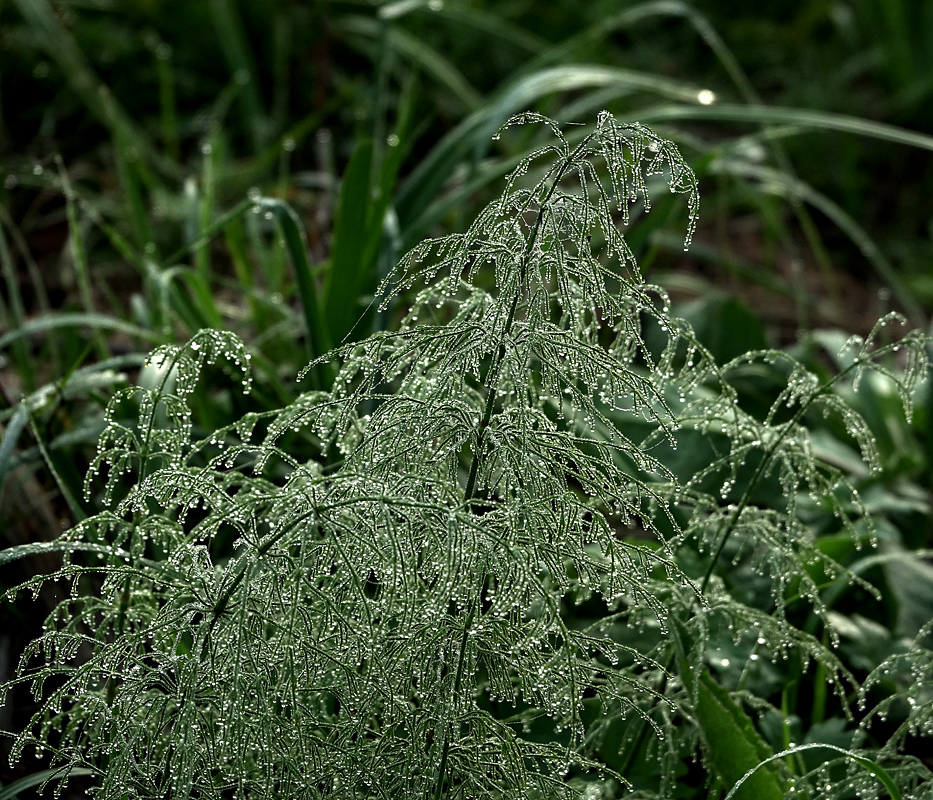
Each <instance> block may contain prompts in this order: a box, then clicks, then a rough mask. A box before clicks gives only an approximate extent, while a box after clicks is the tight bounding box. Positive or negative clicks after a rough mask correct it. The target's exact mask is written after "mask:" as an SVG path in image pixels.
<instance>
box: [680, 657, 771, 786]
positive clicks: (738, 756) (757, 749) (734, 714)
mask: <svg viewBox="0 0 933 800" xmlns="http://www.w3.org/2000/svg"><path fill="white" fill-rule="evenodd" d="M696 716H697V722H698V723H699V725H700V729H701V730H702V732H703V738H704V739H705V741H706V747H707V752H708V754H709V761H710V764H711V766H712V767H713V769H714V770H715V772H716V775H717V777H718V778H719V779H720V780H721V781H722V783H723V784H724V785H725V786H733V785H735V784H736V783H737V782H738V781H740V780H742V778H743V776H745V775H746V774H747V773H748V772H749V770H754V769H755V768H756V767H757V766H758V765H759V764H760V763H761V762H762V761H763V760H764V759H766V758H768V757H769V756H770V755H771V753H770V751H769V749H768V746H767V745H766V744H765V743H764V742H763V741H762V739H761V737H760V736H759V735H758V732H757V731H756V730H755V728H754V726H753V725H752V721H751V719H750V718H749V716H748V714H746V713H745V712H744V711H743V710H742V708H741V707H740V706H739V705H738V703H736V702H735V701H734V700H733V699H732V697H731V696H730V695H729V692H727V691H726V690H725V689H723V688H722V687H721V686H720V685H719V684H717V683H716V682H715V681H714V680H713V679H712V678H711V677H710V675H709V673H708V672H707V671H706V670H704V671H703V674H702V675H700V680H699V683H698V693H697V707H696ZM735 797H736V798H738V800H784V789H783V781H782V780H781V778H780V776H779V774H778V771H777V767H774V766H771V765H769V766H768V767H767V768H764V769H760V770H758V771H757V772H755V773H754V774H752V775H750V776H749V777H748V778H747V779H746V781H745V783H743V784H742V786H741V787H739V788H738V789H737V791H736V793H735Z"/></svg>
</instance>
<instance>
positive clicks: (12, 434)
mask: <svg viewBox="0 0 933 800" xmlns="http://www.w3.org/2000/svg"><path fill="white" fill-rule="evenodd" d="M28 420H29V408H28V406H26V404H25V403H20V405H19V406H17V408H16V411H15V412H14V414H13V419H11V420H10V424H9V425H7V429H6V430H5V431H4V432H3V439H2V440H0V496H2V494H3V483H4V481H5V480H6V475H7V472H8V471H9V469H10V461H11V459H12V458H13V448H15V447H16V442H17V440H18V439H19V435H20V433H22V431H23V428H25V427H26V423H27V422H28Z"/></svg>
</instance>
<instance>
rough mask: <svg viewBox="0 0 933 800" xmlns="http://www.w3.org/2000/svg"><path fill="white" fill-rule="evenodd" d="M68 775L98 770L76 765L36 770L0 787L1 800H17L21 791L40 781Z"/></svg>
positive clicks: (93, 773)
mask: <svg viewBox="0 0 933 800" xmlns="http://www.w3.org/2000/svg"><path fill="white" fill-rule="evenodd" d="M65 774H67V776H68V777H71V776H72V775H96V774H97V770H93V769H88V768H87V767H75V768H74V769H71V770H69V769H67V767H56V768H55V769H46V770H43V771H42V772H36V773H33V774H32V775H27V776H26V777H25V778H20V779H19V780H18V781H14V782H13V783H11V784H10V785H9V786H3V787H0V800H15V798H16V797H17V796H18V795H19V793H20V792H22V791H24V790H26V789H31V788H32V787H33V786H38V785H39V784H40V783H45V782H47V781H49V780H51V779H53V778H55V777H56V776H57V775H65Z"/></svg>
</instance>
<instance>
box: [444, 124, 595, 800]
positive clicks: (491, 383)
mask: <svg viewBox="0 0 933 800" xmlns="http://www.w3.org/2000/svg"><path fill="white" fill-rule="evenodd" d="M585 144H586V140H585V139H584V141H583V142H581V143H580V144H579V145H578V146H577V148H576V149H575V150H574V151H573V153H572V154H571V155H570V157H569V158H568V159H567V161H566V162H564V164H562V165H561V167H560V168H559V169H558V170H557V175H556V176H555V178H554V182H553V183H552V184H551V187H550V189H549V190H548V193H547V195H545V197H544V200H542V202H541V207H540V210H539V211H538V216H537V218H536V219H535V225H534V228H532V231H531V235H530V236H529V238H528V242H527V244H526V245H525V252H524V253H523V254H522V260H521V266H520V268H519V269H520V271H519V280H518V289H517V291H516V292H515V296H514V297H513V298H512V303H511V306H510V307H509V316H508V318H507V319H506V322H505V327H504V328H503V331H502V338H501V341H500V342H499V349H498V351H496V355H495V356H494V357H493V360H492V361H491V362H490V364H489V369H488V370H487V371H486V375H485V377H484V378H483V381H482V383H483V385H484V386H485V388H486V407H485V409H484V411H483V419H482V420H481V422H480V425H479V430H478V431H477V434H476V450H475V452H474V453H473V462H472V464H471V465H470V474H469V477H468V478H467V485H466V489H465V490H464V504H465V505H466V506H467V508H469V509H472V508H473V501H474V500H475V499H476V496H477V489H476V481H477V476H478V475H479V464H480V460H481V459H482V457H483V448H484V446H485V439H486V431H487V430H488V428H489V423H490V420H491V419H492V412H493V408H494V407H495V402H496V386H498V384H499V372H500V370H501V369H502V364H503V362H504V361H505V356H506V348H505V340H506V338H507V337H508V335H509V333H510V332H511V330H512V325H513V323H514V321H515V312H516V310H517V309H518V299H519V297H520V295H521V293H522V287H523V286H524V285H525V281H526V278H527V274H528V263H529V260H530V259H531V254H532V251H533V250H534V246H535V243H536V242H537V239H538V234H539V232H540V230H541V223H542V221H543V219H544V215H545V213H546V211H547V205H548V202H549V201H550V199H551V197H552V196H553V195H554V192H555V191H556V190H557V185H558V184H559V183H560V181H561V178H563V176H564V173H565V172H566V170H567V168H568V166H569V165H570V164H571V163H572V162H573V160H574V158H575V157H576V156H577V154H578V153H579V152H580V151H581V150H582V149H583V147H584V145H585ZM528 202H529V203H530V202H531V201H530V199H529V201H528ZM526 208H527V204H526ZM485 584H486V571H485V569H484V570H483V573H482V575H481V578H480V588H479V592H480V595H481V594H482V591H483V588H484V586H485ZM478 602H479V598H478V597H474V598H473V600H472V601H471V603H470V610H469V612H468V614H467V618H466V621H465V622H464V625H463V633H462V636H461V638H460V653H459V656H458V658H457V672H456V675H455V678H454V689H453V697H454V699H455V700H456V698H457V697H458V696H459V694H460V685H461V683H462V682H463V667H464V663H465V661H466V647H467V641H468V640H469V633H470V628H471V627H472V625H473V621H474V619H475V618H476V610H477V605H478ZM480 615H482V611H481V610H480ZM449 755H450V732H449V731H447V732H445V733H444V745H443V748H442V750H441V760H440V763H439V765H438V768H437V783H436V784H435V788H434V800H441V797H442V796H443V792H444V783H445V775H446V772H447V761H448V758H449Z"/></svg>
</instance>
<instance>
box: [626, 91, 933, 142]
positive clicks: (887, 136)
mask: <svg viewBox="0 0 933 800" xmlns="http://www.w3.org/2000/svg"><path fill="white" fill-rule="evenodd" d="M637 117H638V120H639V121H640V122H645V123H648V122H666V121H669V120H688V119H696V120H702V121H718V122H750V123H757V124H765V123H780V124H784V125H799V126H802V127H805V128H810V129H816V130H831V131H841V132H843V133H854V134H857V135H859V136H867V137H869V138H872V139H880V140H882V141H886V142H894V143H895V144H902V145H906V146H908V147H918V148H920V149H921V150H931V151H933V136H928V135H927V134H925V133H917V132H916V131H908V130H905V129H904V128H898V127H897V126H895V125H888V124H886V123H884V122H874V121H873V120H867V119H862V118H861V117H852V116H849V115H847V114H834V113H831V112H829V111H811V110H810V109H806V108H784V107H781V106H738V105H730V104H727V103H723V104H722V105H718V104H716V103H712V104H710V105H684V106H662V107H658V108H644V109H639V110H638V112H637ZM620 119H621V117H620Z"/></svg>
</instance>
